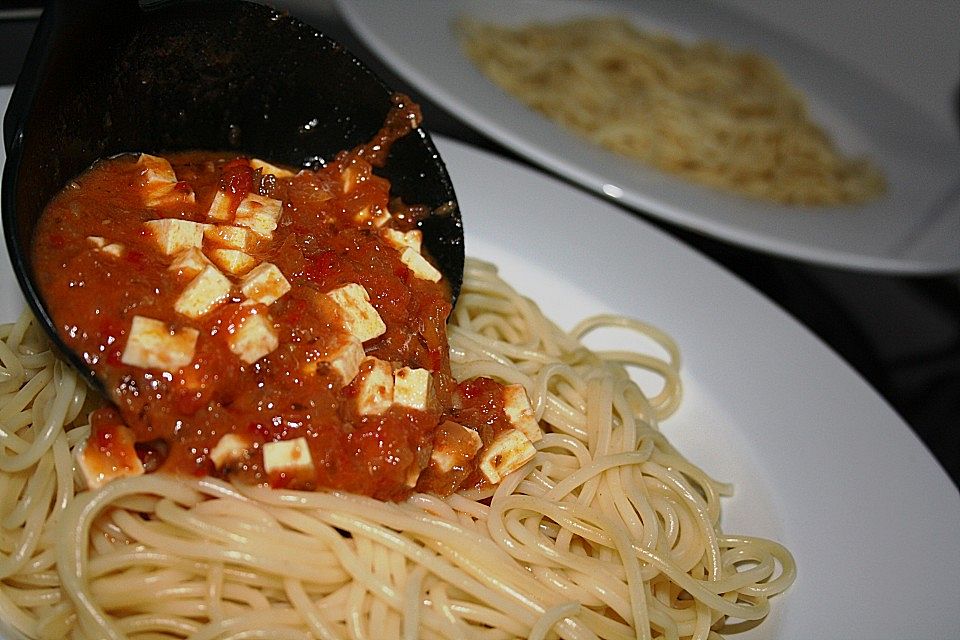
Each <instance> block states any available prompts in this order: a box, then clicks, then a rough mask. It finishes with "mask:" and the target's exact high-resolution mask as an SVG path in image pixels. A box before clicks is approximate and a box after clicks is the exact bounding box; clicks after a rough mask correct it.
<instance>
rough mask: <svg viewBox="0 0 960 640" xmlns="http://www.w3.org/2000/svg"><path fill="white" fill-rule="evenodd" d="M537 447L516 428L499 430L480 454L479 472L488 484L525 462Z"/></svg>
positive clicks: (496, 481)
mask: <svg viewBox="0 0 960 640" xmlns="http://www.w3.org/2000/svg"><path fill="white" fill-rule="evenodd" d="M536 453H537V449H536V447H534V446H533V443H531V442H530V440H529V439H527V436H525V435H523V432H522V431H519V430H518V429H507V430H506V431H502V432H500V433H499V434H498V435H497V437H496V438H494V440H493V442H491V443H490V445H489V446H488V447H487V448H486V449H484V450H483V452H482V453H481V454H480V464H479V467H480V473H482V474H483V477H484V478H486V479H487V481H488V482H489V483H490V484H497V483H498V482H500V480H501V479H502V478H503V477H504V476H506V475H508V474H510V473H513V472H514V471H516V470H517V469H519V468H520V467H522V466H523V465H525V464H526V463H527V461H528V460H530V459H531V458H532V457H533V456H534V455H536Z"/></svg>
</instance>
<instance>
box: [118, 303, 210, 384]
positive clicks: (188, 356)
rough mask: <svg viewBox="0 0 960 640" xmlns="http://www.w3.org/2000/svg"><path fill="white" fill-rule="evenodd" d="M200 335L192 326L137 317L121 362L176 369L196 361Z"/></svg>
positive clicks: (136, 365)
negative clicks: (178, 325)
mask: <svg viewBox="0 0 960 640" xmlns="http://www.w3.org/2000/svg"><path fill="white" fill-rule="evenodd" d="M199 335H200V332H199V331H197V330H196V329H193V328H191V327H180V328H176V329H174V328H171V327H170V325H169V324H167V323H166V322H162V321H160V320H155V319H153V318H147V317H145V316H134V317H133V322H132V324H131V325H130V335H129V336H127V344H126V346H125V347H124V349H123V355H122V356H121V357H120V361H121V362H123V364H128V365H130V366H133V367H141V368H143V369H162V370H163V371H169V372H173V371H176V370H178V369H182V368H183V367H186V366H187V365H188V364H190V363H191V362H192V361H193V353H194V349H195V348H196V346H197V337H198V336H199Z"/></svg>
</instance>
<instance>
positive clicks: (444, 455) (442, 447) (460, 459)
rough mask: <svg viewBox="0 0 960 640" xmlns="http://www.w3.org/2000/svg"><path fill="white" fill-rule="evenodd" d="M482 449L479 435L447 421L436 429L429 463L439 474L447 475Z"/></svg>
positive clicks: (467, 428)
mask: <svg viewBox="0 0 960 640" xmlns="http://www.w3.org/2000/svg"><path fill="white" fill-rule="evenodd" d="M482 447H483V440H481V439H480V434H478V433H477V432H476V431H474V430H473V429H470V428H469V427H465V426H463V425H461V424H457V423H456V422H453V421H450V420H447V421H445V422H444V423H443V424H441V425H440V426H439V427H437V432H436V435H434V437H433V452H432V453H431V454H430V461H431V463H432V464H433V465H434V466H435V467H436V469H437V470H438V471H439V472H440V473H447V472H448V471H450V470H451V469H453V468H454V467H462V466H463V465H465V464H467V463H468V462H470V461H471V460H473V458H474V456H476V455H477V451H480V449H481V448H482Z"/></svg>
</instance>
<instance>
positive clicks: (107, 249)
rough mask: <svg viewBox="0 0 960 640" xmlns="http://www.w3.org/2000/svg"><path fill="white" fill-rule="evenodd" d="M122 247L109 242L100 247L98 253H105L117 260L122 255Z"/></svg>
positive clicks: (116, 243)
mask: <svg viewBox="0 0 960 640" xmlns="http://www.w3.org/2000/svg"><path fill="white" fill-rule="evenodd" d="M124 250H125V249H124V247H123V245H122V244H120V243H119V242H111V243H110V244H105V245H103V246H102V247H100V249H99V251H100V253H105V254H107V255H108V256H113V257H114V258H119V257H120V256H122V255H123V252H124Z"/></svg>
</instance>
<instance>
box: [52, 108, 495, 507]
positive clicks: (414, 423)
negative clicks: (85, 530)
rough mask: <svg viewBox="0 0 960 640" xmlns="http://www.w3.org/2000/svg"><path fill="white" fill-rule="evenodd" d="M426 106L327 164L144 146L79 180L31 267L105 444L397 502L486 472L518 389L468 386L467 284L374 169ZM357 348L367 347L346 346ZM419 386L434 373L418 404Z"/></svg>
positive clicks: (144, 456) (190, 468)
mask: <svg viewBox="0 0 960 640" xmlns="http://www.w3.org/2000/svg"><path fill="white" fill-rule="evenodd" d="M417 119H418V114H417V113H413V115H411V114H410V112H409V111H404V110H403V109H397V110H396V111H395V112H394V113H393V114H392V115H391V118H390V119H389V120H388V124H387V126H385V128H384V130H383V131H382V132H381V134H378V135H379V137H378V138H377V139H375V140H374V141H372V142H371V143H369V144H368V145H366V146H364V147H360V148H358V149H357V150H353V151H350V152H343V153H341V154H340V155H339V156H338V157H337V158H336V159H335V160H334V161H333V162H331V163H330V164H328V165H327V166H325V167H323V168H320V169H318V170H315V171H314V170H294V169H285V168H281V167H274V166H272V165H270V164H267V163H264V162H263V161H260V160H257V159H253V158H249V157H244V156H233V155H224V154H217V153H211V152H189V153H177V154H172V155H169V156H166V157H165V158H158V157H154V156H148V155H144V154H129V155H122V156H118V157H114V158H109V159H104V160H102V161H99V162H97V163H96V164H95V165H94V166H93V167H91V168H90V169H89V170H88V171H87V172H85V173H84V174H82V175H81V176H79V177H78V178H76V180H75V181H73V182H72V183H70V184H69V185H67V186H66V187H65V188H64V189H63V190H62V191H61V193H60V194H59V195H58V196H57V197H56V198H55V199H54V200H53V201H52V202H51V203H50V204H49V205H48V207H47V209H46V210H45V212H44V214H43V217H42V219H41V222H40V225H39V227H38V232H37V235H36V237H35V238H34V245H33V260H34V266H35V271H36V275H37V278H38V281H39V285H40V289H41V291H42V293H43V296H44V299H45V302H46V304H47V306H48V308H49V310H50V312H51V315H52V316H53V318H54V320H55V322H56V324H57V327H58V329H59V331H60V333H61V336H62V338H63V339H64V341H65V342H66V344H67V345H68V346H69V347H70V348H72V349H74V350H75V351H76V352H78V353H79V354H81V355H82V357H83V359H84V360H85V361H86V362H87V364H88V365H89V366H90V367H91V368H92V369H93V370H94V371H95V373H96V374H97V376H98V377H99V378H100V380H101V381H103V383H104V386H105V388H106V389H108V391H109V393H110V396H111V400H112V401H113V405H114V406H113V407H111V408H105V409H101V410H99V411H98V412H97V413H96V414H95V416H94V417H95V419H94V420H93V421H92V429H93V433H92V435H91V442H93V443H96V446H98V447H100V448H101V449H102V448H103V447H107V446H109V443H110V442H114V441H116V442H121V441H124V439H123V438H118V437H117V435H116V430H117V429H118V428H120V427H118V426H117V425H125V428H128V429H129V430H130V432H131V434H132V438H131V440H132V442H134V443H135V450H136V455H137V456H139V458H140V460H141V461H142V463H143V469H144V471H145V472H147V473H150V472H156V471H160V472H169V473H180V474H190V475H208V474H212V475H217V476H221V477H233V478H236V479H239V480H240V481H244V482H251V483H268V484H270V485H271V486H274V487H286V488H295V489H307V490H312V489H321V488H324V489H338V490H345V491H350V492H355V493H361V494H366V495H371V496H375V497H377V498H380V499H385V500H400V499H403V498H405V497H406V496H407V495H409V494H410V492H411V491H413V490H422V491H430V492H433V493H437V494H440V495H446V494H449V493H451V492H453V491H455V490H457V489H459V488H461V487H465V486H473V485H478V484H482V483H483V481H484V476H483V474H481V473H480V472H479V471H478V464H479V461H480V460H481V458H482V456H483V452H484V451H485V450H486V449H487V448H488V447H489V446H490V445H491V443H492V442H493V441H494V440H495V439H496V437H497V435H498V434H500V433H502V432H504V431H506V430H509V429H511V424H510V421H509V419H508V417H507V416H506V414H505V413H504V408H503V406H502V405H503V402H502V399H500V396H499V395H498V394H499V392H500V390H502V389H503V387H502V386H501V385H499V384H498V383H496V382H493V381H492V380H487V381H481V382H477V381H473V382H465V383H464V384H463V385H458V383H457V381H455V380H454V379H453V376H452V375H451V373H450V364H449V355H448V345H447V337H446V330H445V327H446V320H447V317H448V315H449V313H450V310H451V303H450V295H449V290H448V288H447V285H446V282H445V280H443V279H442V278H439V279H437V277H438V276H439V273H437V272H433V271H431V269H430V268H431V265H430V264H429V256H425V255H422V254H421V257H422V259H423V260H424V261H425V263H426V264H427V267H422V266H419V265H420V263H419V262H416V258H417V256H414V257H413V260H414V263H411V262H410V260H408V258H409V256H408V254H409V251H407V250H408V248H409V245H407V244H404V243H405V242H407V241H410V240H411V239H415V236H416V233H417V232H415V231H414V227H415V224H416V219H417V216H418V215H420V213H421V212H420V211H419V210H418V209H416V208H415V207H407V206H406V205H404V203H402V202H399V201H398V200H395V199H392V198H391V195H390V185H389V183H388V182H387V181H386V180H384V179H383V178H381V177H379V176H377V175H376V173H375V172H374V171H373V165H372V164H371V161H373V162H377V161H378V160H379V159H380V156H381V155H382V154H383V153H384V148H385V147H388V146H389V143H390V142H391V140H392V139H393V138H394V137H395V136H397V135H402V134H403V133H405V132H406V131H407V130H409V128H410V126H411V125H413V126H415V125H416V122H417ZM171 221H172V222H171ZM186 223H190V224H186ZM238 229H239V231H238ZM410 232H413V233H412V234H411V233H410ZM414 253H419V250H417V251H415V252H414ZM211 269H212V270H211ZM424 273H426V274H427V275H426V276H424V275H423V274H424ZM278 274H279V275H278ZM431 274H433V275H432V276H431ZM254 275H257V277H256V278H254ZM260 275H263V277H262V278H261V277H260ZM200 281H202V282H200ZM278 282H279V283H280V284H278ZM208 283H212V284H210V286H207V285H208ZM356 285H359V287H362V290H363V291H365V292H366V296H368V298H369V300H368V302H369V306H370V307H372V308H373V309H374V310H375V315H377V316H379V319H380V323H382V326H379V324H380V323H375V324H378V327H379V328H374V329H371V331H372V334H370V335H367V334H363V335H360V334H359V333H357V332H358V331H361V329H356V330H355V328H354V326H353V325H351V322H352V320H350V318H351V317H353V316H351V313H353V312H354V311H355V309H356V307H354V306H351V304H352V303H351V302H350V301H349V300H348V301H347V302H346V303H344V301H343V299H341V298H337V297H336V296H335V295H334V294H335V293H336V292H338V291H347V290H351V291H355V292H356V291H360V289H359V288H357V287H356ZM218 287H219V289H218ZM191 292H193V293H191ZM344 295H346V294H344ZM351 300H352V299H351ZM361 306H362V305H361ZM368 315H369V314H368ZM363 327H367V325H363ZM367 328H369V327H367ZM367 328H363V329H362V330H363V331H366V330H367ZM373 334H375V335H373ZM358 336H359V337H358ZM345 345H347V346H349V345H353V346H354V348H355V349H356V348H359V347H357V345H360V346H362V349H361V350H360V351H356V350H354V351H350V353H352V354H353V356H352V357H350V358H348V357H346V356H343V353H344V352H346V351H349V349H347V347H346V346H345ZM360 358H362V360H360V361H359V362H358V360H359V359H360ZM377 372H380V375H381V377H380V378H376V377H375V376H376V375H378V373H377ZM406 372H412V373H411V374H410V376H408V377H407V374H406ZM417 374H419V377H418V375H417ZM391 376H393V377H392V378H391ZM426 379H428V380H426ZM408 380H411V381H413V382H416V383H417V384H419V385H420V386H416V384H413V382H411V383H410V384H413V389H414V392H412V393H413V394H414V395H415V396H417V398H416V399H415V400H410V401H409V402H407V401H406V400H404V398H406V396H404V395H403V394H402V393H401V384H402V383H404V382H405V381H408ZM425 380H426V382H424V381H425ZM378 381H379V382H378ZM424 384H426V385H427V386H426V387H424ZM391 385H392V391H391V390H390V387H391ZM391 393H392V395H391ZM371 407H372V408H371ZM464 428H466V429H468V431H464V430H463V429H464ZM474 434H476V435H474ZM227 436H229V437H227ZM477 437H479V439H477ZM440 440H442V445H441V444H437V443H439V442H440ZM470 442H472V443H474V444H473V445H470V444H469V443H470ZM279 443H285V444H286V445H289V446H284V447H279V446H274V445H277V444H279ZM297 443H301V444H302V445H303V446H301V444H297ZM464 443H467V444H464ZM480 443H482V444H480ZM435 445H436V446H435ZM271 447H273V448H272V449H271ZM438 447H439V448H438ZM281 449H282V453H281ZM441 450H442V451H441ZM454 450H455V455H453V457H452V458H451V457H450V456H449V455H447V457H445V458H443V460H454V463H450V462H447V463H446V464H439V465H438V464H437V460H439V459H440V458H441V457H442V456H437V455H434V454H435V453H436V452H437V451H440V452H441V453H445V454H450V453H451V451H454ZM116 456H117V458H122V457H123V454H122V452H117V453H116ZM271 460H273V464H272V465H271V463H270V461H271ZM304 461H308V462H309V464H304ZM451 464H452V466H451ZM127 467H129V465H127ZM124 468H126V467H124Z"/></svg>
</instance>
